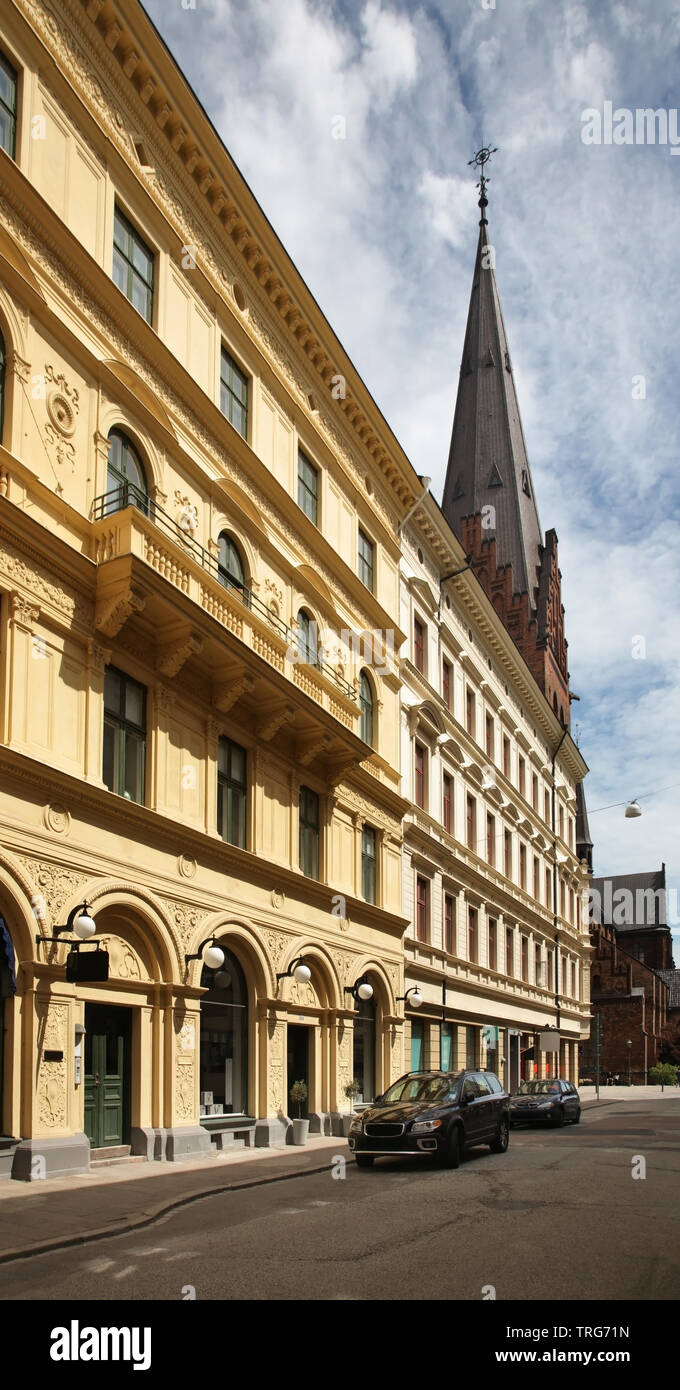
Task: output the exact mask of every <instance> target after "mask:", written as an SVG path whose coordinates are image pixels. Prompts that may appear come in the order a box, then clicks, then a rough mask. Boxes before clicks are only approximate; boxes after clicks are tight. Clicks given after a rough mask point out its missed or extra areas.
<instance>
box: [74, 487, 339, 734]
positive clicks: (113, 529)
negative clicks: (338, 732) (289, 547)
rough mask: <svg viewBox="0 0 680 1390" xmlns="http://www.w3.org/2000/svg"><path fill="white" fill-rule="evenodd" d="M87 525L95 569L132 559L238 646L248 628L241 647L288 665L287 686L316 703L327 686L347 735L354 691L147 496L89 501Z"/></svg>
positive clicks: (112, 495)
mask: <svg viewBox="0 0 680 1390" xmlns="http://www.w3.org/2000/svg"><path fill="white" fill-rule="evenodd" d="M92 520H93V525H94V535H95V543H94V560H95V562H96V563H97V564H98V565H101V564H104V563H106V562H107V561H109V560H113V559H115V558H117V557H119V556H122V555H126V554H127V555H138V556H139V557H140V558H141V559H142V560H144V561H145V563H146V564H147V565H150V566H151V568H152V569H154V570H156V571H157V573H159V574H161V575H162V576H163V578H164V579H166V580H168V581H169V582H170V583H171V584H174V585H175V586H176V587H177V588H178V589H179V590H180V592H181V593H183V594H186V595H187V597H189V598H191V599H193V601H194V602H196V603H198V604H199V605H200V606H201V607H202V608H203V609H204V611H205V612H206V613H208V614H209V615H210V616H211V617H213V618H215V619H216V620H217V621H218V622H220V623H222V624H223V626H224V627H226V628H228V629H229V630H230V632H233V633H234V634H235V635H236V636H237V637H239V638H240V639H241V640H247V633H246V627H249V628H250V639H251V640H250V643H249V645H251V646H252V648H253V650H254V651H256V652H257V654H258V655H259V656H261V657H263V658H264V660H266V661H269V662H270V664H271V665H273V666H275V667H276V668H277V670H279V671H283V670H284V667H285V662H286V659H288V661H290V662H291V665H292V680H293V682H294V683H295V685H297V686H298V687H299V688H300V689H301V690H303V691H304V692H305V693H306V694H307V695H309V696H310V697H311V698H312V699H313V700H315V701H316V702H317V703H318V704H325V703H326V701H325V700H324V687H326V686H330V688H331V690H330V691H326V692H325V693H326V694H327V695H328V701H327V703H328V706H329V708H330V711H331V713H332V714H333V715H334V716H335V717H336V718H337V719H340V720H341V722H342V723H344V724H345V725H346V727H347V728H353V726H354V709H353V708H352V706H355V707H356V691H355V690H354V688H353V687H352V686H351V685H350V684H349V682H348V681H346V680H345V679H344V677H343V676H341V675H339V674H338V672H337V671H335V670H334V668H333V667H332V666H331V665H330V664H329V662H327V661H324V660H323V658H322V657H321V656H320V655H319V653H318V651H315V650H313V649H312V648H311V647H308V646H305V645H304V644H303V643H301V642H300V639H299V636H298V634H297V633H296V632H294V631H293V630H292V628H290V627H288V626H287V624H286V623H285V622H284V621H283V619H282V618H279V617H278V616H277V614H275V613H273V612H272V611H271V610H270V609H269V608H268V607H267V605H266V604H264V603H263V602H262V600H261V599H259V598H258V596H257V594H255V593H253V591H252V589H249V588H247V587H246V585H244V584H241V583H239V582H238V580H236V579H234V578H233V577H232V576H231V575H228V574H226V573H225V571H224V570H222V569H221V568H220V566H219V564H218V562H217V559H216V557H215V556H214V555H211V554H210V552H209V551H208V550H206V548H205V546H203V545H201V544H200V543H199V542H198V541H196V540H194V538H193V536H191V535H190V534H188V533H187V532H186V531H184V530H183V529H182V527H181V526H179V525H178V523H177V522H176V521H173V519H172V517H170V516H168V514H167V512H165V511H164V510H163V508H162V507H160V506H159V505H158V503H157V502H154V501H153V499H152V498H151V497H148V496H147V495H146V494H145V493H143V492H141V491H140V490H139V488H137V487H135V486H134V485H133V484H132V483H124V484H121V485H120V486H119V487H117V488H114V489H112V490H111V491H110V492H107V493H104V494H102V496H100V497H97V498H95V501H94V502H93V504H92ZM164 542H166V543H167V544H166V543H164ZM291 652H292V653H294V654H295V655H294V657H293V658H292V659H291ZM331 691H335V692H337V694H338V695H339V696H340V699H338V698H334V697H333V695H332V694H331ZM348 705H349V708H348Z"/></svg>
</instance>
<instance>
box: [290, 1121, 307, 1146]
mask: <svg viewBox="0 0 680 1390" xmlns="http://www.w3.org/2000/svg"><path fill="white" fill-rule="evenodd" d="M308 1134H309V1120H293V1143H294V1144H306V1143H307V1135H308Z"/></svg>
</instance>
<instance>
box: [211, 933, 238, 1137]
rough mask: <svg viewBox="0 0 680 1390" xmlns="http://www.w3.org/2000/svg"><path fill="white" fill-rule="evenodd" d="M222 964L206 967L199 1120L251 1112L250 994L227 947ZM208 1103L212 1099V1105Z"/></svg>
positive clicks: (223, 947) (223, 946)
mask: <svg viewBox="0 0 680 1390" xmlns="http://www.w3.org/2000/svg"><path fill="white" fill-rule="evenodd" d="M220 947H221V949H222V950H223V951H224V964H223V965H222V966H221V967H220V969H219V970H217V971H215V970H209V969H208V967H207V966H204V967H203V971H202V974H201V986H202V988H203V989H207V991H208V993H207V994H204V995H203V997H202V999H201V1046H200V1088H199V1089H200V1102H201V1118H202V1119H203V1118H207V1117H208V1116H210V1115H245V1114H247V1109H248V993H247V988H246V980H245V975H244V973H243V969H242V967H241V965H240V964H239V962H238V960H237V959H236V956H235V955H234V954H233V952H232V951H229V950H227V948H226V946H225V945H224V943H223V942H220ZM208 1097H210V1099H208Z"/></svg>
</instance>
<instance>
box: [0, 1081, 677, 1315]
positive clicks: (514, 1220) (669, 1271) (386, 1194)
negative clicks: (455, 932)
mask: <svg viewBox="0 0 680 1390" xmlns="http://www.w3.org/2000/svg"><path fill="white" fill-rule="evenodd" d="M679 1141H680V1100H679V1101H678V1104H677V1105H676V1104H673V1105H669V1104H668V1103H665V1104H664V1103H663V1102H659V1101H653V1100H641V1101H640V1102H639V1103H637V1102H632V1101H629V1102H628V1103H627V1104H625V1105H623V1104H619V1105H617V1104H616V1102H613V1103H611V1104H609V1105H606V1106H604V1107H602V1108H600V1109H597V1110H591V1111H584V1112H583V1115H582V1120H581V1124H580V1125H578V1126H576V1125H568V1126H566V1127H564V1128H563V1129H559V1130H542V1129H539V1130H537V1129H530V1130H522V1129H520V1130H517V1129H515V1130H513V1131H512V1132H511V1136H510V1147H509V1149H508V1152H507V1153H506V1154H491V1153H490V1152H489V1151H488V1149H476V1150H473V1151H472V1152H471V1153H470V1154H469V1155H467V1156H466V1157H465V1158H464V1160H463V1163H462V1165H461V1167H460V1168H459V1169H457V1170H454V1171H448V1170H442V1169H437V1168H434V1167H430V1166H429V1163H428V1162H427V1161H426V1160H423V1161H421V1160H420V1159H408V1160H406V1159H404V1160H396V1159H386V1160H379V1161H378V1162H376V1164H375V1165H374V1167H373V1168H372V1169H369V1170H362V1171H359V1169H357V1168H356V1166H355V1165H354V1164H353V1163H352V1162H351V1159H350V1157H349V1153H348V1150H347V1148H346V1146H345V1144H344V1143H343V1141H341V1140H339V1141H338V1147H337V1151H334V1153H335V1152H337V1155H338V1156H340V1157H342V1158H345V1159H346V1160H347V1161H346V1166H345V1168H344V1176H334V1174H338V1173H342V1171H343V1165H342V1164H341V1163H338V1162H334V1161H330V1162H329V1168H328V1171H327V1172H324V1173H317V1174H310V1175H308V1176H304V1177H298V1178H296V1179H295V1180H294V1181H290V1180H283V1181H275V1182H272V1183H270V1184H267V1185H266V1186H262V1187H257V1188H249V1189H246V1190H243V1191H236V1192H229V1193H224V1194H221V1195H219V1196H211V1197H206V1198H203V1199H201V1200H200V1201H197V1202H194V1203H193V1204H192V1205H191V1206H190V1207H185V1208H182V1209H180V1210H178V1211H176V1212H172V1213H170V1214H169V1215H167V1216H165V1217H162V1218H161V1219H160V1220H158V1221H157V1222H155V1223H154V1224H153V1226H150V1227H148V1228H147V1229H145V1230H143V1231H140V1232H139V1233H138V1234H136V1235H135V1234H128V1235H122V1236H119V1237H115V1238H111V1239H107V1240H95V1241H93V1242H91V1243H87V1244H85V1245H83V1246H78V1247H74V1248H72V1249H66V1250H60V1251H58V1252H55V1253H53V1254H49V1255H40V1256H34V1257H31V1258H27V1259H22V1260H19V1261H17V1262H15V1263H13V1264H12V1265H8V1266H5V1267H3V1268H0V1297H1V1298H3V1299H9V1300H24V1299H29V1300H30V1299H46V1300H50V1299H55V1298H57V1299H73V1300H81V1299H85V1300H90V1299H96V1300H114V1299H142V1300H143V1299H167V1300H177V1301H181V1300H186V1299H191V1298H194V1297H195V1298H196V1299H201V1300H206V1299H207V1300H211V1299H231V1300H234V1299H256V1300H287V1299H311V1300H341V1301H342V1300H348V1301H352V1300H371V1299H375V1300H380V1299H408V1300H422V1299H428V1300H430V1299H433V1300H449V1299H456V1300H479V1299H482V1298H484V1297H489V1292H488V1288H489V1286H493V1289H494V1290H495V1297H496V1299H498V1300H508V1299H510V1300H512V1299H518V1300H519V1299H522V1300H527V1299H528V1300H533V1299H549V1300H577V1299H587V1300H602V1301H609V1300H617V1299H635V1300H651V1299H668V1300H670V1299H676V1298H677V1295H678V1289H679V1288H680V1204H679V1203H678V1200H677V1194H678V1185H679V1182H680V1142H679ZM329 1157H330V1156H329ZM636 1174H637V1175H638V1176H635V1175H636ZM642 1174H644V1176H642ZM55 1196H56V1194H55ZM483 1290H486V1293H484V1292H483Z"/></svg>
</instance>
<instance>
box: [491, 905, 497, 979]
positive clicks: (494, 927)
mask: <svg viewBox="0 0 680 1390" xmlns="http://www.w3.org/2000/svg"><path fill="white" fill-rule="evenodd" d="M497 935H498V926H497V923H496V919H495V917H490V918H489V970H496V969H497V968H498V944H497Z"/></svg>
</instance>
